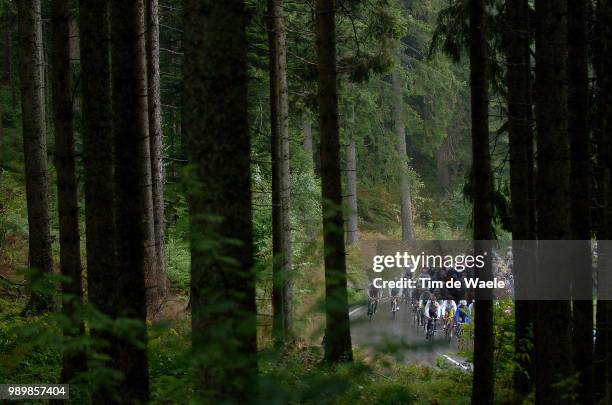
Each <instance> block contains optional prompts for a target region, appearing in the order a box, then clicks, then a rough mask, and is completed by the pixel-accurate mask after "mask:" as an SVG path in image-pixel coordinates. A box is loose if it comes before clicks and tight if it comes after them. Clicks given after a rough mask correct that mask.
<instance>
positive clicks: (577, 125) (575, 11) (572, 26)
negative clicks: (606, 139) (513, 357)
mask: <svg viewBox="0 0 612 405" xmlns="http://www.w3.org/2000/svg"><path fill="white" fill-rule="evenodd" d="M567 4H568V14H567V15H568V20H567V24H568V27H567V30H568V32H569V33H571V35H568V52H567V61H568V70H567V74H568V78H570V80H568V81H567V83H568V109H567V111H568V135H569V141H570V159H571V171H570V226H571V234H572V235H571V236H572V239H576V240H578V241H579V242H575V246H574V250H575V251H574V252H573V255H574V262H575V263H577V264H578V266H577V267H575V269H574V270H573V271H572V294H573V296H574V301H573V305H572V339H573V341H572V347H573V349H574V352H573V354H574V358H573V361H574V366H575V368H576V371H577V372H578V373H579V376H578V382H579V384H578V387H577V391H578V401H579V402H580V403H582V404H591V403H593V344H592V341H593V339H592V336H593V300H592V291H593V274H592V263H591V218H590V212H591V177H592V173H591V151H590V137H589V123H588V114H589V73H588V55H587V52H588V41H587V11H588V10H587V1H586V0H572V1H568V3H567ZM587 298H588V299H587Z"/></svg>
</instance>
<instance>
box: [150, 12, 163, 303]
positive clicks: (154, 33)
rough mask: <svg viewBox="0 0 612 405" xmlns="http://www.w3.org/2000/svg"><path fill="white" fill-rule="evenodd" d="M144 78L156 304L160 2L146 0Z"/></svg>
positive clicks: (159, 203)
mask: <svg viewBox="0 0 612 405" xmlns="http://www.w3.org/2000/svg"><path fill="white" fill-rule="evenodd" d="M147 79H148V95H149V100H148V102H149V143H150V145H149V146H150V149H151V195H152V203H153V231H154V233H155V254H156V255H157V262H156V267H155V269H156V272H157V274H156V287H157V295H158V296H157V300H158V304H159V303H160V302H161V301H162V300H163V299H164V297H165V296H166V294H167V279H166V271H165V261H166V258H165V256H166V255H165V242H164V239H165V227H166V220H165V216H164V172H163V161H162V144H163V132H162V123H161V98H160V88H159V86H160V79H159V4H158V0H147Z"/></svg>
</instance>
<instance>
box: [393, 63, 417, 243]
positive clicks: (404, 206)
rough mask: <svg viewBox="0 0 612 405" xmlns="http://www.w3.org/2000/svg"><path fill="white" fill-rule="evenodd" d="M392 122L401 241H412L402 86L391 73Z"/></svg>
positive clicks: (412, 231) (412, 226) (412, 228)
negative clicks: (395, 147)
mask: <svg viewBox="0 0 612 405" xmlns="http://www.w3.org/2000/svg"><path fill="white" fill-rule="evenodd" d="M391 80H392V81H393V83H392V85H393V95H394V103H393V121H394V125H395V134H396V136H397V153H398V161H399V162H400V167H399V172H400V210H401V217H402V218H401V219H402V240H403V241H410V240H414V223H413V221H412V197H411V192H410V177H409V176H408V163H407V162H408V155H407V151H406V127H405V126H404V120H403V119H402V84H401V81H400V77H399V74H398V73H397V72H393V74H392V77H391Z"/></svg>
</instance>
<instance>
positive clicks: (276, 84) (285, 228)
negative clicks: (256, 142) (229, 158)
mask: <svg viewBox="0 0 612 405" xmlns="http://www.w3.org/2000/svg"><path fill="white" fill-rule="evenodd" d="M283 14H284V13H283V1H282V0H268V15H269V27H268V40H269V46H270V115H271V129H272V136H271V142H272V148H271V149H272V172H273V173H272V193H273V204H272V211H273V213H272V228H273V230H272V232H273V234H274V235H273V237H272V241H273V242H272V243H273V249H272V250H273V256H274V263H273V291H272V299H273V309H274V319H273V325H272V328H273V330H272V334H273V337H274V340H275V343H276V344H277V345H282V344H284V343H285V342H286V341H288V340H289V339H291V335H292V305H291V301H292V278H291V277H292V275H291V271H292V250H291V215H290V214H291V210H290V199H291V177H290V170H289V97H288V90H287V55H286V48H285V23H284V16H283Z"/></svg>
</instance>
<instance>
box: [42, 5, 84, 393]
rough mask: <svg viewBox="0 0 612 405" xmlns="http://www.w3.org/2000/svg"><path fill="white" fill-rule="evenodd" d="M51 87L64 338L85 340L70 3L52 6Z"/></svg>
mask: <svg viewBox="0 0 612 405" xmlns="http://www.w3.org/2000/svg"><path fill="white" fill-rule="evenodd" d="M51 24H52V34H53V35H52V39H53V55H52V60H51V62H52V72H53V75H52V78H51V82H52V88H53V123H54V132H55V167H56V170H57V205H58V211H59V235H60V268H61V273H62V275H63V276H65V277H66V278H67V280H65V281H62V285H61V288H62V312H63V314H64V315H65V316H66V318H67V319H69V320H70V324H69V325H66V326H65V327H64V330H63V333H64V336H65V337H68V338H74V337H77V336H80V335H83V334H84V332H85V327H84V325H83V321H82V320H80V319H79V317H78V315H77V313H76V311H77V310H78V309H79V307H80V306H81V305H82V304H83V284H82V272H83V269H82V266H81V237H80V230H79V204H78V194H77V179H76V169H75V156H74V127H73V104H72V80H71V71H70V9H69V0H54V1H53V3H52V16H51ZM85 367H86V358H85V352H83V351H70V350H66V351H64V353H63V359H62V372H61V376H60V381H61V382H62V383H68V382H70V381H71V380H73V379H74V377H75V376H76V374H77V373H79V372H82V371H84V370H85Z"/></svg>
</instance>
